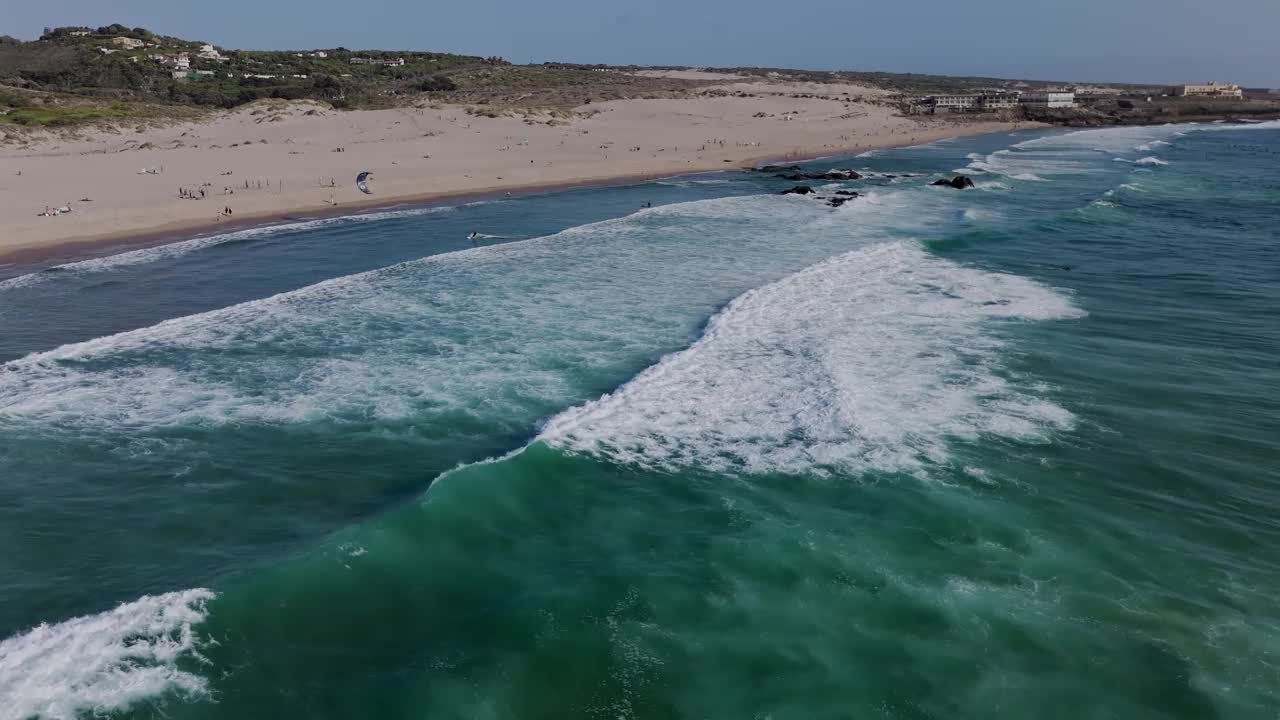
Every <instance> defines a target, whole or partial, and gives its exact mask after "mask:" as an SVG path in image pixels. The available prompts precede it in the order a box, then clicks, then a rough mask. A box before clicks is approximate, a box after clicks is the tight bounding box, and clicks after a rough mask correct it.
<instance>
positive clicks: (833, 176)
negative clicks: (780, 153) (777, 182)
mask: <svg viewBox="0 0 1280 720" xmlns="http://www.w3.org/2000/svg"><path fill="white" fill-rule="evenodd" d="M787 170H791V168H787ZM778 177H780V178H782V179H783V180H790V181H792V182H797V181H799V180H861V179H862V176H861V175H859V174H858V173H856V172H854V171H852V170H831V171H830V172H820V173H810V172H799V171H795V172H786V173H782V174H780V175H778Z"/></svg>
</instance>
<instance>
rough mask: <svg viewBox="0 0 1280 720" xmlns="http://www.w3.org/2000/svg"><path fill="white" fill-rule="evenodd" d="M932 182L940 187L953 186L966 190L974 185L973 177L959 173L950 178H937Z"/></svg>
mask: <svg viewBox="0 0 1280 720" xmlns="http://www.w3.org/2000/svg"><path fill="white" fill-rule="evenodd" d="M932 184H933V185H936V186H938V187H951V188H955V189H957V190H964V189H965V188H971V187H973V178H971V177H969V176H968V175H957V176H955V177H953V178H951V179H950V180H946V179H943V180H936V181H934V182H933V183H932Z"/></svg>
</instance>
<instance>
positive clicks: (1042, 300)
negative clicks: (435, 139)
mask: <svg viewBox="0 0 1280 720" xmlns="http://www.w3.org/2000/svg"><path fill="white" fill-rule="evenodd" d="M1277 151H1280V127H1277V126H1275V125H1274V124H1272V125H1264V126H1251V127H1247V128H1238V127H1230V126H1222V125H1215V126H1168V127H1159V128H1132V129H1112V130H1090V131H1083V132H1072V133H1063V132H1053V133H1047V134H1042V135H1017V136H1003V135H1001V136H988V137H983V138H971V139H964V140H957V141H953V142H947V143H938V144H932V145H929V146H923V147H918V148H906V149H900V150H895V151H889V152H884V153H878V154H875V155H871V156H866V157H858V158H852V159H850V160H848V161H847V162H838V161H823V162H822V163H817V164H816V165H815V166H816V167H826V166H831V165H841V166H843V165H852V166H853V167H856V168H859V169H860V170H862V171H864V172H866V173H867V177H866V178H865V179H863V180H859V181H853V182H849V183H841V184H838V185H831V186H826V187H824V188H823V192H824V193H829V192H831V191H833V190H835V189H837V188H839V187H848V188H852V189H857V190H859V191H860V192H863V193H864V196H863V197H861V198H859V199H857V200H856V201H854V202H851V203H849V204H847V205H845V206H844V207H842V208H839V209H832V208H829V207H826V206H825V205H823V204H822V203H820V202H818V201H815V200H813V199H810V198H803V197H796V196H785V197H784V196H779V195H777V194H776V192H777V191H779V190H781V189H783V188H785V187H788V186H789V185H790V183H786V182H784V181H781V180H776V179H773V178H768V177H764V176H760V175H753V174H747V173H725V174H719V175H714V176H697V177H691V178H679V179H673V180H668V181H663V182H660V183H653V184H643V185H636V186H629V187H617V188H602V189H594V190H579V191H572V192H562V193H553V194H548V195H543V196H532V197H525V198H518V199H511V200H502V201H496V202H487V203H477V204H471V205H463V206H458V207H454V208H444V209H441V208H433V209H424V210H411V209H406V210H400V211H391V212H386V213H380V214H376V215H372V216H367V217H361V218H350V219H335V220H325V221H317V222H312V223H304V224H295V225H292V226H286V227H278V228H270V229H262V230H254V231H242V232H239V233H232V234H229V235H222V236H213V237H207V238H197V239H194V240H191V241H187V242H185V243H179V244H176V245H171V246H164V247H160V248H151V249H145V250H139V251H134V252H131V253H126V254H122V255H117V256H111V257H107V258H98V259H94V260H89V261H85V262H82V263H71V264H68V265H66V266H62V267H61V268H59V269H57V270H54V271H48V270H47V269H46V270H43V271H41V269H40V268H6V270H5V272H6V273H7V276H6V277H7V279H5V280H2V281H0V359H3V360H5V361H6V362H5V364H4V365H3V366H0V438H3V448H2V450H0V543H2V544H3V545H4V546H5V547H8V548H14V549H16V551H15V552H10V553H5V554H3V555H0V637H6V638H7V639H5V640H3V641H0V718H23V719H25V718H29V717H48V718H64V717H66V718H69V717H76V716H77V715H89V714H94V713H96V714H98V715H107V716H112V717H193V718H197V717H198V718H206V717H207V718H221V717H237V718H238V717H312V718H314V717H334V718H339V717H341V718H346V717H380V718H383V717H385V718H398V717H405V718H408V717H424V716H431V717H467V718H475V717H493V718H498V717H513V718H529V717H557V718H562V717H595V716H609V717H614V718H616V717H635V718H651V717H706V718H721V717H723V718H741V717H773V718H815V717H849V716H858V717H902V718H926V717H939V718H942V717H946V718H958V717H975V718H977V717H981V718H991V717H1010V718H1014V717H1016V718H1024V717H1056V716H1063V715H1066V714H1068V713H1069V714H1070V715H1071V716H1072V717H1126V718H1169V717H1185V718H1205V717H1223V718H1274V717H1276V715H1277V713H1278V712H1280V690H1278V688H1280V611H1277V609H1276V605H1275V603H1274V600H1273V598H1274V597H1275V593H1276V591H1277V589H1278V585H1280V560H1277V558H1280V553H1277V552H1276V547H1277V543H1278V541H1280V522H1278V521H1277V520H1276V519H1275V514H1274V512H1272V510H1271V508H1272V507H1274V506H1275V504H1276V503H1277V501H1278V500H1280V497H1278V495H1280V475H1278V473H1277V467H1278V466H1280V465H1278V463H1277V461H1278V460H1280V373H1278V372H1277V363H1276V359H1275V358H1276V357H1277V350H1280V320H1277V315H1276V308H1277V307H1280V249H1277V245H1276V240H1277V236H1276V234H1275V229H1274V228H1275V227H1276V226H1277V225H1276V223H1277V220H1280V202H1277V201H1280V184H1278V183H1280V175H1277V174H1276V173H1275V172H1274V157H1275V154H1276V152H1277ZM953 170H959V171H963V172H966V173H970V174H972V175H973V176H974V178H975V180H976V181H977V183H978V189H976V190H971V191H964V192H958V191H954V190H951V189H948V188H934V187H929V186H928V182H929V181H930V180H932V179H934V178H936V177H938V176H940V175H942V174H945V173H949V172H951V171H953ZM649 202H652V203H653V205H654V206H655V207H653V208H646V209H639V208H641V206H642V205H644V204H646V203H649ZM472 231H477V232H482V233H484V234H486V235H493V236H497V237H495V238H492V239H489V240H487V241H486V242H484V243H482V244H480V245H479V246H473V244H472V243H470V242H468V241H467V240H466V236H467V234H468V233H469V232H472ZM42 623H45V624H42Z"/></svg>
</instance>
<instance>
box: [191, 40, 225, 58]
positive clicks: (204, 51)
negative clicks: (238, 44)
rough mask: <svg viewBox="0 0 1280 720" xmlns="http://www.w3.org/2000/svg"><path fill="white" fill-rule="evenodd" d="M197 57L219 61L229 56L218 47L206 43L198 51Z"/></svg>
mask: <svg viewBox="0 0 1280 720" xmlns="http://www.w3.org/2000/svg"><path fill="white" fill-rule="evenodd" d="M196 57H198V58H200V59H201V60H215V61H218V62H222V61H223V60H226V59H227V56H225V55H223V54H222V53H220V52H218V49H217V48H215V47H214V46H212V45H209V44H207V43H206V44H204V45H201V46H200V49H199V50H197V51H196Z"/></svg>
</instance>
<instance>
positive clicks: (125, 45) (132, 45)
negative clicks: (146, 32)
mask: <svg viewBox="0 0 1280 720" xmlns="http://www.w3.org/2000/svg"><path fill="white" fill-rule="evenodd" d="M111 44H112V45H115V46H116V47H118V48H121V49H124V50H137V49H138V48H140V47H142V46H143V45H145V44H146V43H144V42H143V41H141V40H136V39H134V38H131V37H114V38H111Z"/></svg>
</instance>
